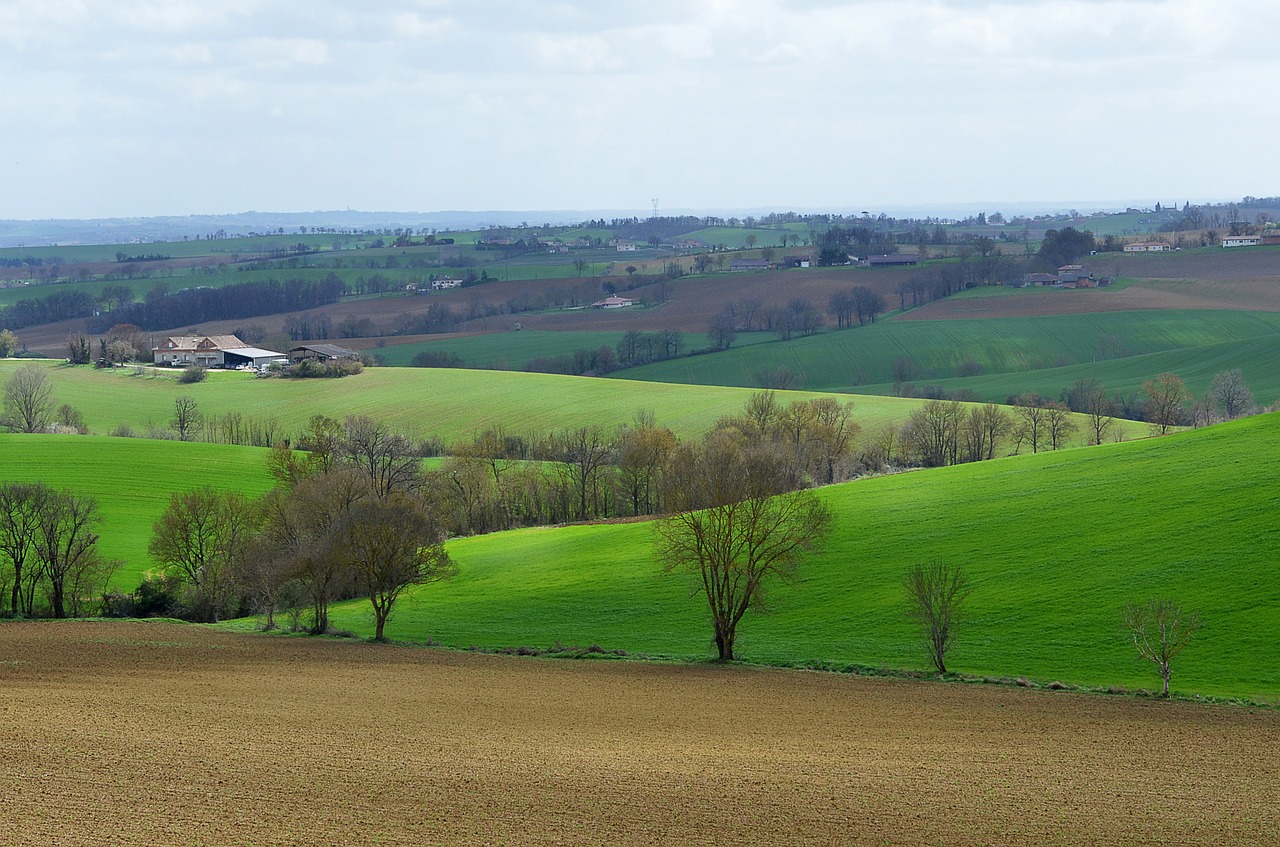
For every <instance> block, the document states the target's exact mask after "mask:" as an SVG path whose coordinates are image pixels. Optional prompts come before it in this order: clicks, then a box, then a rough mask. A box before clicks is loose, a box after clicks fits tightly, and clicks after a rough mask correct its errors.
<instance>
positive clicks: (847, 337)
mask: <svg viewBox="0 0 1280 847" xmlns="http://www.w3.org/2000/svg"><path fill="white" fill-rule="evenodd" d="M1277 333H1280V313H1275V312H1233V311H1225V310H1207V309H1204V310H1168V311H1155V312H1097V313H1093V314H1084V315H1060V316H1053V317H1042V318H1002V319H996V320H968V321H878V322H877V323H875V324H871V325H868V326H865V327H855V328H852V329H848V330H844V331H833V332H824V333H821V334H819V335H816V336H812V337H810V338H798V339H793V340H792V341H790V342H775V343H772V344H758V345H752V346H749V347H741V348H733V349H730V350H727V351H725V352H722V353H715V354H710V355H706V356H699V357H696V358H688V359H675V360H671V361H667V362H658V363H655V364H652V365H645V366H643V367H639V368H631V369H628V370H625V371H620V372H619V373H617V374H615V376H616V377H619V378H622V379H639V380H652V381H659V382H675V383H705V384H710V385H739V386H750V385H756V384H758V383H757V376H756V375H757V374H758V373H759V372H761V371H766V370H770V369H773V368H776V367H779V366H785V367H787V368H790V369H791V370H792V371H793V372H795V373H796V374H797V375H798V376H799V378H800V380H801V382H800V384H801V385H803V386H804V387H806V388H809V389H813V390H826V391H832V390H855V391H856V390H860V388H859V387H860V386H862V385H875V386H877V389H876V390H883V386H884V384H892V383H893V382H894V381H895V376H896V372H899V371H902V372H905V373H906V374H907V375H908V378H907V379H905V380H904V381H906V382H914V383H917V384H920V383H933V382H936V381H938V380H943V379H948V378H952V377H957V376H961V375H964V374H965V373H979V374H988V375H990V374H1006V373H1017V372H1026V371H1039V370H1043V369H1045V368H1055V367H1059V368H1060V367H1065V366H1068V365H1083V364H1093V363H1096V362H1106V361H1112V360H1117V359H1122V358H1125V357H1132V356H1139V355H1142V354H1146V353H1156V352H1164V351H1170V350H1178V349H1189V348H1198V347H1203V346H1205V345H1210V344H1217V343H1222V342H1228V341H1242V340H1246V339H1255V338H1259V337H1264V336H1274V335H1276V334H1277ZM904 366H905V368H904ZM1156 373H1159V371H1153V372H1152V373H1150V374H1147V375H1146V376H1145V378H1148V379H1149V378H1150V377H1152V376H1155V374H1156ZM1250 377H1251V375H1250V374H1248V373H1246V378H1250ZM1254 378H1256V379H1258V380H1259V381H1260V382H1261V381H1262V379H1263V374H1261V373H1258V374H1257V375H1256V377H1254ZM1059 387H1060V386H1055V388H1054V393H1055V394H1056V393H1057V388H1059ZM1001 396H1003V395H1001Z"/></svg>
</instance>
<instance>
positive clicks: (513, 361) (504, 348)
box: [371, 330, 622, 369]
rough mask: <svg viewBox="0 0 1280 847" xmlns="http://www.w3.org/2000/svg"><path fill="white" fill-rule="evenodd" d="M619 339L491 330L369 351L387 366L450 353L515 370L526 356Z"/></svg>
mask: <svg viewBox="0 0 1280 847" xmlns="http://www.w3.org/2000/svg"><path fill="white" fill-rule="evenodd" d="M621 338H622V333H620V332H539V331H537V330H533V331H527V332H500V333H499V332H495V333H487V334H485V335H469V336H465V337H462V338H448V339H440V340H439V341H416V342H414V343H412V344H388V345H387V346H386V347H377V348H373V349H372V351H371V352H373V353H374V354H376V355H377V356H378V358H379V359H381V360H382V362H383V364H385V365H389V366H406V365H408V364H409V363H410V362H412V361H413V357H414V356H416V355H418V354H419V353H452V354H453V355H455V356H458V357H459V358H461V359H462V361H463V362H464V363H466V365H467V366H469V367H473V368H488V367H500V368H511V369H519V368H521V367H523V365H524V363H525V362H527V361H529V360H530V359H536V358H539V357H543V356H560V355H563V354H565V353H569V352H571V351H573V350H580V349H582V350H595V349H597V348H599V347H601V346H604V347H608V348H610V349H613V348H614V347H615V346H616V345H617V343H618V341H619V339H621Z"/></svg>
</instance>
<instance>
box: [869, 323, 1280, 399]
mask: <svg viewBox="0 0 1280 847" xmlns="http://www.w3.org/2000/svg"><path fill="white" fill-rule="evenodd" d="M1277 362H1280V335H1267V336H1260V337H1258V338H1245V339H1241V340H1239V341H1222V342H1219V343H1217V344H1206V345H1203V346H1200V347H1186V348H1181V349H1178V350H1167V351H1164V352H1161V353H1146V354H1143V355H1140V356H1130V357H1127V358H1124V359H1112V360H1108V361H1100V362H1095V363H1089V364H1080V365H1068V366H1066V367H1059V368H1044V369H1040V370H1033V371H1023V372H1013V373H1004V374H991V375H986V376H973V377H957V378H953V379H940V380H930V381H929V383H928V384H929V385H930V386H935V385H936V386H940V387H941V388H943V389H945V390H947V391H948V392H955V391H962V390H969V391H971V392H973V396H974V397H976V398H977V399H979V400H984V401H987V402H992V403H1003V402H1005V401H1006V400H1007V399H1008V398H1009V397H1011V396H1015V395H1018V394H1022V393H1024V392H1036V393H1039V394H1041V395H1043V396H1045V397H1057V396H1058V395H1059V394H1060V393H1061V391H1062V389H1063V388H1066V387H1067V386H1070V385H1073V384H1075V382H1076V380H1080V379H1096V380H1098V381H1099V382H1100V383H1102V385H1103V386H1105V387H1106V388H1107V390H1108V391H1110V392H1112V393H1115V392H1119V393H1122V394H1131V393H1137V392H1141V391H1142V384H1143V383H1144V382H1146V381H1147V380H1149V379H1151V378H1152V377H1153V376H1156V375H1157V374H1161V373H1165V372H1169V373H1175V374H1177V375H1178V376H1180V377H1182V379H1183V380H1184V381H1185V382H1186V384H1187V388H1188V390H1190V391H1191V392H1192V393H1193V394H1196V395H1200V394H1204V393H1205V392H1206V391H1208V390H1209V388H1210V386H1211V385H1212V383H1213V377H1214V374H1217V373H1220V372H1222V371H1226V370H1233V369H1238V370H1239V371H1240V372H1241V373H1242V374H1243V375H1244V378H1245V382H1246V383H1248V385H1249V388H1250V390H1251V391H1252V392H1253V397H1254V400H1256V401H1257V402H1258V403H1259V404H1262V405H1270V404H1272V403H1275V402H1276V401H1277V400H1280V368H1277V367H1276V363H1277ZM858 391H859V392H864V393H867V394H892V393H893V385H892V384H891V383H881V384H878V385H861V386H858Z"/></svg>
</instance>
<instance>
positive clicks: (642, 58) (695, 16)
mask: <svg viewBox="0 0 1280 847" xmlns="http://www.w3.org/2000/svg"><path fill="white" fill-rule="evenodd" d="M1278 34H1280V3H1278V2H1273V1H1272V0H1234V2H1231V3H1225V2H1219V0H1169V2H1113V0H1026V2H983V0H937V2H915V0H893V2H877V0H867V1H866V2H862V1H861V0H855V2H839V1H838V0H679V2H676V1H675V0H573V2H550V1H548V2H535V1H534V0H366V2H361V3H352V2H349V0H307V2H292V0H0V120H2V121H3V123H2V124H0V127H2V130H0V168H2V169H3V174H4V180H3V189H0V217H4V218H44V217H105V216H132V215H161V214H189V213H217V212H238V211H246V210H256V211H310V210H316V209H338V208H347V207H350V208H354V209H364V210H413V211H434V210H444V209H467V210H482V209H518V210H525V209H528V210H535V209H539V210H541V209H584V210H590V209H611V210H620V209H621V210H636V211H637V212H645V213H647V212H648V210H649V209H650V198H653V197H657V198H659V201H660V210H675V209H699V210H735V209H739V210H740V209H760V208H776V209H788V208H794V209H819V208H826V209H836V210H849V211H861V210H864V209H883V208H889V207H901V206H925V205H928V206H934V207H936V206H938V205H942V206H945V205H947V204H961V203H979V202H980V203H987V202H990V203H991V204H992V207H993V208H994V207H995V206H996V205H998V203H999V202H1000V201H1006V202H1008V201H1018V200H1026V201H1043V202H1046V203H1052V202H1063V203H1067V202H1071V201H1080V202H1096V203H1098V204H1105V203H1106V202H1114V201H1127V200H1144V199H1146V200H1150V201H1152V202H1154V201H1155V200H1157V199H1160V200H1163V201H1164V202H1166V203H1169V202H1175V201H1178V202H1180V201H1184V200H1187V199H1190V200H1192V201H1197V200H1209V199H1233V198H1238V197H1241V196H1244V195H1246V194H1251V195H1255V196H1266V195H1274V194H1280V170H1277V168H1276V166H1275V161H1276V158H1277V157H1276V144H1277V138H1278V137H1280V94H1277V93H1276V91H1277V89H1280V49H1277V43H1278V39H1280V35H1278Z"/></svg>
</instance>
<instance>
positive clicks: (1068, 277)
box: [1058, 265, 1092, 288]
mask: <svg viewBox="0 0 1280 847" xmlns="http://www.w3.org/2000/svg"><path fill="white" fill-rule="evenodd" d="M1082 279H1092V277H1091V276H1090V274H1089V272H1088V271H1087V270H1085V268H1084V267H1083V266H1082V265H1063V266H1062V267H1060V268H1058V284H1059V285H1067V284H1070V286H1071V287H1072V288H1075V287H1076V283H1078V282H1080V280H1082Z"/></svg>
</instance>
